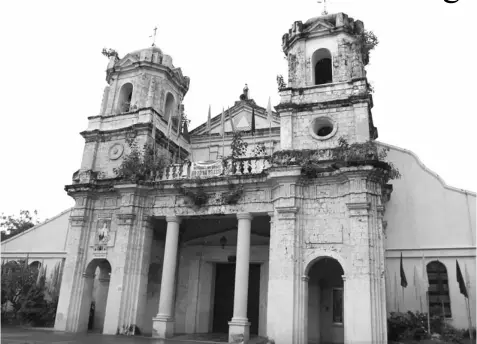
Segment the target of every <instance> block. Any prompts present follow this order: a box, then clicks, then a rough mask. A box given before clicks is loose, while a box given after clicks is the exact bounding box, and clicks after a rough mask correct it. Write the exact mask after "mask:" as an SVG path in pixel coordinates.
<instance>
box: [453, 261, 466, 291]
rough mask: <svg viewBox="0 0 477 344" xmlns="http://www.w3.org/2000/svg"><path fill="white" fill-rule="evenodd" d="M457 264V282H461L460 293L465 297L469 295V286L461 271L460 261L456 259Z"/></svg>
mask: <svg viewBox="0 0 477 344" xmlns="http://www.w3.org/2000/svg"><path fill="white" fill-rule="evenodd" d="M455 266H456V269H457V283H459V289H460V293H461V294H462V295H464V296H465V297H467V298H468V297H469V295H468V294H467V288H466V287H465V282H464V277H462V272H461V271H460V267H459V262H458V261H457V259H456V260H455Z"/></svg>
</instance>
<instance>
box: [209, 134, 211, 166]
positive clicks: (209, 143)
mask: <svg viewBox="0 0 477 344" xmlns="http://www.w3.org/2000/svg"><path fill="white" fill-rule="evenodd" d="M210 144H211V138H210V130H209V160H210Z"/></svg>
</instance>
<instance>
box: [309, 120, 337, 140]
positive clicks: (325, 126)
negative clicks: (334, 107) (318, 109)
mask: <svg viewBox="0 0 477 344" xmlns="http://www.w3.org/2000/svg"><path fill="white" fill-rule="evenodd" d="M337 129H338V126H337V124H335V123H333V121H332V120H331V118H328V117H318V118H315V119H314V120H313V121H312V122H311V125H310V133H311V135H312V136H313V137H315V138H316V139H318V140H327V139H329V138H330V137H332V136H333V135H334V134H335V133H336V130H337Z"/></svg>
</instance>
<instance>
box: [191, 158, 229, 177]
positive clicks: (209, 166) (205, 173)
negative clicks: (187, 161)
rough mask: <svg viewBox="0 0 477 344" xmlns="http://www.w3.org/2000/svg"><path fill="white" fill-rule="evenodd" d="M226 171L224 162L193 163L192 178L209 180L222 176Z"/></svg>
mask: <svg viewBox="0 0 477 344" xmlns="http://www.w3.org/2000/svg"><path fill="white" fill-rule="evenodd" d="M223 170H224V167H223V165H222V160H217V161H213V162H212V161H202V162H193V163H192V166H191V178H208V177H216V176H220V175H221V174H222V172H223Z"/></svg>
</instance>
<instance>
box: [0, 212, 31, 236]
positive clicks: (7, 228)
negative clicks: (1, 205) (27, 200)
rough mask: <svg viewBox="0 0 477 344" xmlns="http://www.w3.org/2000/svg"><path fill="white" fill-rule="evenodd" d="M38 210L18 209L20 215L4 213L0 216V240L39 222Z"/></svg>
mask: <svg viewBox="0 0 477 344" xmlns="http://www.w3.org/2000/svg"><path fill="white" fill-rule="evenodd" d="M39 223H40V221H39V220H38V212H37V211H36V210H34V211H33V213H30V211H29V210H20V215H19V216H16V215H8V216H6V215H5V214H4V213H2V215H1V216H0V231H1V241H3V240H6V239H8V238H11V237H12V236H15V235H17V234H20V233H21V232H24V231H26V230H27V229H30V228H32V227H33V226H35V225H37V224H39Z"/></svg>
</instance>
